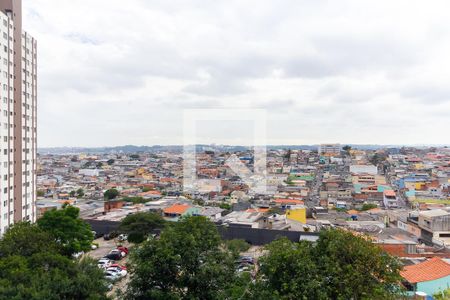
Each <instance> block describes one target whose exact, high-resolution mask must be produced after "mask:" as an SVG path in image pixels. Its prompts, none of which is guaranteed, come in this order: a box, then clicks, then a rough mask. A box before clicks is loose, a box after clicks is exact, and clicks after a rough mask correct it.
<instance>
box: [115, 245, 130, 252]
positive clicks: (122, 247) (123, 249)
mask: <svg viewBox="0 0 450 300" xmlns="http://www.w3.org/2000/svg"><path fill="white" fill-rule="evenodd" d="M117 249H118V250H120V251H122V252H125V253H126V254H128V248H127V247H124V246H117Z"/></svg>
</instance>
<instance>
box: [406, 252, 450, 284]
mask: <svg viewBox="0 0 450 300" xmlns="http://www.w3.org/2000/svg"><path fill="white" fill-rule="evenodd" d="M400 275H402V277H403V278H405V279H406V280H407V281H408V282H409V283H417V282H423V281H430V280H436V279H439V278H442V277H446V276H449V275H450V264H448V263H446V262H445V261H443V260H442V259H441V258H439V257H433V258H432V259H430V260H427V261H425V262H422V263H420V264H417V265H412V266H406V267H405V268H404V269H403V271H401V272H400Z"/></svg>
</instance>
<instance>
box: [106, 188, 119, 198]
mask: <svg viewBox="0 0 450 300" xmlns="http://www.w3.org/2000/svg"><path fill="white" fill-rule="evenodd" d="M103 196H104V197H105V199H107V200H112V199H115V198H117V196H119V191H118V190H116V189H109V190H106V191H105V193H104V194H103Z"/></svg>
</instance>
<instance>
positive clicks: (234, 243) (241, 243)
mask: <svg viewBox="0 0 450 300" xmlns="http://www.w3.org/2000/svg"><path fill="white" fill-rule="evenodd" d="M224 244H225V246H226V247H227V249H228V250H229V251H231V253H233V255H234V256H235V257H237V256H239V254H240V253H241V252H244V251H247V250H248V249H250V244H249V243H247V242H246V241H245V240H242V239H233V240H228V241H225V242H224Z"/></svg>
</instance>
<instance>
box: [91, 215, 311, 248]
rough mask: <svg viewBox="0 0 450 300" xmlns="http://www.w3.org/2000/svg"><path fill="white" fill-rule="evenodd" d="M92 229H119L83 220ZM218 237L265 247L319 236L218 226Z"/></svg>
mask: <svg viewBox="0 0 450 300" xmlns="http://www.w3.org/2000/svg"><path fill="white" fill-rule="evenodd" d="M85 221H86V222H87V223H89V224H90V225H91V227H92V230H94V231H95V232H97V233H99V234H105V233H109V232H111V231H114V230H117V229H118V228H119V224H120V223H119V222H115V221H104V220H90V219H86V220H85ZM217 229H218V230H219V233H220V235H221V236H222V238H223V239H224V240H232V239H243V240H245V241H247V242H248V243H249V244H252V245H265V244H269V243H270V242H272V241H274V240H276V239H277V238H279V237H287V238H288V239H289V240H290V241H293V242H298V241H299V240H300V238H302V239H308V240H315V239H317V238H318V236H319V234H318V233H316V232H300V231H284V230H271V229H257V228H244V227H223V226H218V227H217Z"/></svg>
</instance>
